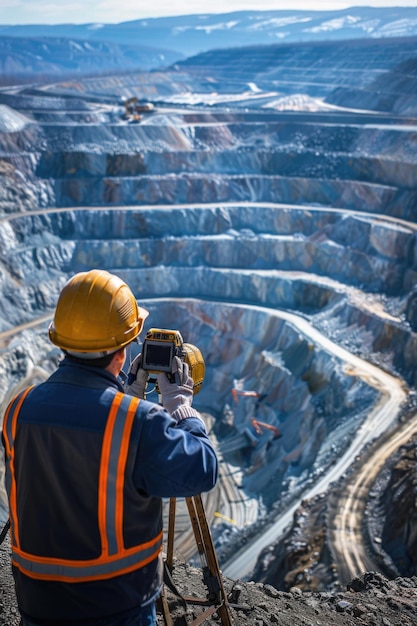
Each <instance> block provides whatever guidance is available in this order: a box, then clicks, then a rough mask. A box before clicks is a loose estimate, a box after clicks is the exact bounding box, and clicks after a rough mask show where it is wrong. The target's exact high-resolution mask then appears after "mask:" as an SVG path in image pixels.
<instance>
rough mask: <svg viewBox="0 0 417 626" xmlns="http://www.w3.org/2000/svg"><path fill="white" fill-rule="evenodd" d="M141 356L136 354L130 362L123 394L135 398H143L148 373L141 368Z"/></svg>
mask: <svg viewBox="0 0 417 626" xmlns="http://www.w3.org/2000/svg"><path fill="white" fill-rule="evenodd" d="M141 365H142V355H141V354H138V355H137V356H136V357H135V358H134V359H133V361H132V363H131V364H130V367H129V371H128V374H127V381H126V382H125V393H128V394H129V395H131V396H135V397H136V398H145V390H146V385H147V383H148V372H146V371H145V370H143V369H142V368H141Z"/></svg>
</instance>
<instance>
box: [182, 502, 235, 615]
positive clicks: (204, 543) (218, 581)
mask: <svg viewBox="0 0 417 626" xmlns="http://www.w3.org/2000/svg"><path fill="white" fill-rule="evenodd" d="M186 501H187V506H188V510H189V513H190V519H191V523H192V525H193V530H194V534H195V538H196V543H197V548H198V552H199V554H200V558H201V562H202V565H203V572H204V578H205V582H206V584H207V587H208V590H209V600H211V601H213V600H214V601H215V602H216V603H218V605H219V606H218V608H217V612H218V614H219V617H220V619H221V623H222V626H232V617H231V614H230V609H229V604H228V601H227V596H226V592H225V589H224V586H223V580H222V577H221V573H220V568H219V563H218V560H217V555H216V551H215V548H214V543H213V538H212V536H211V532H210V528H209V525H208V523H207V518H206V514H205V511H204V506H203V501H202V499H201V495H197V496H193V497H192V498H186ZM204 570H205V571H204ZM207 574H208V576H207Z"/></svg>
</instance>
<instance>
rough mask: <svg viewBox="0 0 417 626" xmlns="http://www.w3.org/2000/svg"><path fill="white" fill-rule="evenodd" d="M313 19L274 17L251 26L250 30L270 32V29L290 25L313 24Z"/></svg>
mask: <svg viewBox="0 0 417 626" xmlns="http://www.w3.org/2000/svg"><path fill="white" fill-rule="evenodd" d="M311 19H312V18H311V17H296V16H295V15H294V16H293V17H273V18H271V19H269V20H262V21H261V22H258V23H257V24H253V25H252V26H249V28H248V30H269V29H270V28H281V27H282V26H288V24H302V23H304V22H311Z"/></svg>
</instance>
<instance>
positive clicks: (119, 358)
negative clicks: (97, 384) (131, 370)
mask: <svg viewBox="0 0 417 626" xmlns="http://www.w3.org/2000/svg"><path fill="white" fill-rule="evenodd" d="M125 359H126V349H125V348H120V350H117V351H116V352H115V353H114V354H113V358H112V360H111V361H110V364H109V366H108V367H106V369H107V370H108V371H109V372H111V373H112V374H114V376H116V377H117V376H118V375H119V374H120V372H121V370H122V367H123V365H124V362H125Z"/></svg>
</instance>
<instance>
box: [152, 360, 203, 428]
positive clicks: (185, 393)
mask: <svg viewBox="0 0 417 626" xmlns="http://www.w3.org/2000/svg"><path fill="white" fill-rule="evenodd" d="M172 376H173V377H174V381H173V382H172V383H171V382H170V381H169V379H168V376H167V374H158V387H159V391H160V393H161V396H162V404H163V406H164V408H165V409H166V410H167V411H168V412H169V413H171V415H173V417H174V418H175V419H176V420H177V421H179V420H181V419H184V418H185V417H200V416H199V414H198V412H197V411H195V410H194V409H192V408H191V405H192V402H193V388H194V381H193V379H192V377H191V376H190V375H189V373H188V363H184V362H183V361H182V360H181V359H180V358H179V357H177V356H176V357H174V359H173V366H172ZM178 409H181V410H180V411H178ZM177 411H178V412H177ZM176 412H177V413H176ZM174 413H175V415H174Z"/></svg>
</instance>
